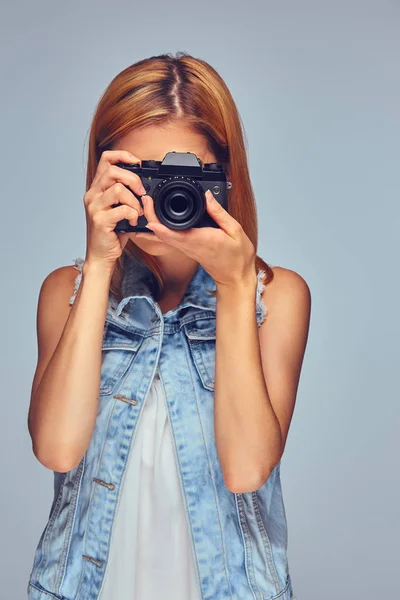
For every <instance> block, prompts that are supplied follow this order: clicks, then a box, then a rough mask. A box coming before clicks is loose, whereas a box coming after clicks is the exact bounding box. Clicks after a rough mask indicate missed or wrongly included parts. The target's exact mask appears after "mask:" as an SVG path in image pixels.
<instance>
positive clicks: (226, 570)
mask: <svg viewBox="0 0 400 600" xmlns="http://www.w3.org/2000/svg"><path fill="white" fill-rule="evenodd" d="M181 339H185V343H184V344H183V347H184V351H185V358H186V362H187V363H188V371H189V375H190V380H191V383H192V390H193V397H194V399H195V402H196V410H197V415H198V418H199V423H200V430H201V436H202V438H203V446H204V451H205V454H206V457H207V464H208V470H209V473H210V480H211V483H212V487H213V490H214V500H215V506H216V509H217V515H218V521H219V528H220V533H221V540H222V547H223V549H224V569H225V577H226V581H227V584H228V588H229V593H230V596H231V598H233V596H232V589H231V585H230V581H229V575H228V569H227V565H226V548H225V539H224V534H223V529H222V522H221V515H220V510H219V505H218V495H217V490H216V488H215V482H214V478H213V476H212V470H211V465H210V458H209V456H208V452H207V445H206V441H205V438H204V431H203V423H202V422H201V417H200V411H199V405H198V402H197V394H196V387H195V384H194V382H193V378H192V371H191V369H190V363H189V355H188V345H189V344H188V342H187V338H186V337H185V338H181ZM189 351H190V350H189Z"/></svg>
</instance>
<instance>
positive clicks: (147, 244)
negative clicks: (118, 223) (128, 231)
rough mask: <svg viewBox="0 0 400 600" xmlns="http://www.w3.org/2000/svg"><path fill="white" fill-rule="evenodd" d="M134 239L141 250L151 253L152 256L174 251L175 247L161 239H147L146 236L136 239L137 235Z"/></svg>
mask: <svg viewBox="0 0 400 600" xmlns="http://www.w3.org/2000/svg"><path fill="white" fill-rule="evenodd" d="M132 241H133V243H134V244H135V245H136V246H138V247H139V248H140V249H141V250H143V251H144V252H147V254H151V255H152V256H163V255H164V254H169V253H170V252H173V251H174V248H172V247H171V246H169V245H168V244H167V243H166V242H163V241H161V240H157V241H155V240H154V241H153V240H147V239H146V240H145V239H144V238H139V239H138V240H135V237H133V238H132Z"/></svg>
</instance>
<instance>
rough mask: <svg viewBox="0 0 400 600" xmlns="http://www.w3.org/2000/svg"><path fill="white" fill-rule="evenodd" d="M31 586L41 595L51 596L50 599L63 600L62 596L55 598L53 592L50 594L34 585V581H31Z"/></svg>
mask: <svg viewBox="0 0 400 600" xmlns="http://www.w3.org/2000/svg"><path fill="white" fill-rule="evenodd" d="M29 585H30V586H31V587H33V588H35V590H37V591H38V592H40V593H41V594H46V596H50V598H55V600H61V598H60V596H55V595H54V594H52V593H51V592H48V591H46V590H43V589H41V588H39V587H38V586H37V585H35V584H34V583H32V581H29Z"/></svg>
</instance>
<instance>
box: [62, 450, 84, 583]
mask: <svg viewBox="0 0 400 600" xmlns="http://www.w3.org/2000/svg"><path fill="white" fill-rule="evenodd" d="M85 465H86V454H84V455H83V458H82V460H81V463H80V465H79V469H78V471H77V473H76V477H77V478H78V484H77V486H76V488H77V489H76V494H75V503H74V509H73V513H72V519H71V526H70V530H69V533H68V535H67V536H66V537H64V544H63V550H62V554H61V561H60V575H61V578H60V583H59V584H58V582H57V587H58V586H59V587H58V589H59V590H60V592H61V586H62V584H63V582H64V578H65V571H66V565H67V561H68V556H69V552H70V549H71V539H72V532H73V530H74V523H75V518H76V512H77V507H78V502H79V494H80V490H81V486H82V479H83V476H84V472H85ZM74 488H75V485H74ZM71 504H72V502H71ZM68 518H69V515H68ZM65 541H67V543H66V544H65ZM63 556H64V558H63ZM62 562H63V564H62ZM57 579H58V578H57Z"/></svg>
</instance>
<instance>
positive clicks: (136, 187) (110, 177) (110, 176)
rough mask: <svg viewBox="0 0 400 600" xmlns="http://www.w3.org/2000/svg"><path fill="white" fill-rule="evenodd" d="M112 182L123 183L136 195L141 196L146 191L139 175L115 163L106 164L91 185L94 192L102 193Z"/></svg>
mask: <svg viewBox="0 0 400 600" xmlns="http://www.w3.org/2000/svg"><path fill="white" fill-rule="evenodd" d="M114 183H123V184H124V185H125V186H128V187H129V188H130V189H131V190H132V191H133V192H134V193H135V194H136V195H137V196H143V194H145V193H146V190H145V188H144V185H143V183H142V180H141V179H140V177H139V175H137V174H136V173H132V172H131V171H127V170H126V169H123V168H122V167H117V166H116V165H108V168H107V169H106V170H105V171H104V172H103V173H102V175H101V177H100V178H99V179H98V180H97V182H96V184H95V185H94V186H92V187H93V188H94V189H95V190H96V192H98V193H100V194H102V193H103V192H105V191H106V190H107V189H108V188H109V187H111V186H112V185H113V184H114Z"/></svg>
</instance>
